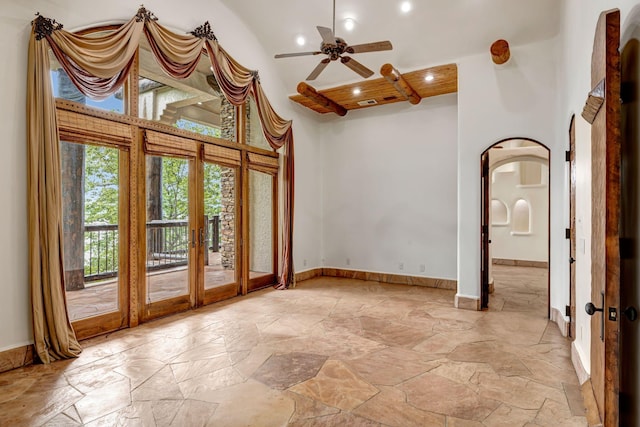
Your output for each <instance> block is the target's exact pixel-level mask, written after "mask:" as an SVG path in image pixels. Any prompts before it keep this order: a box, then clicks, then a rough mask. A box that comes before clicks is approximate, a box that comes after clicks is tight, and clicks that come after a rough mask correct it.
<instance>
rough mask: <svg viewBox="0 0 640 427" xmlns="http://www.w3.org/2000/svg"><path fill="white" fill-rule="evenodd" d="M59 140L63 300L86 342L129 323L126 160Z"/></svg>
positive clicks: (116, 150) (113, 150)
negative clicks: (125, 218) (61, 197)
mask: <svg viewBox="0 0 640 427" xmlns="http://www.w3.org/2000/svg"><path fill="white" fill-rule="evenodd" d="M61 136H62V140H61V141H60V158H61V172H62V176H61V184H62V186H61V187H62V196H63V203H62V207H63V209H62V222H63V250H64V264H63V267H64V269H63V271H64V278H65V297H66V301H67V310H68V312H69V319H70V320H71V322H73V327H74V329H75V331H76V333H77V334H78V336H80V337H87V336H93V335H98V334H101V333H105V332H109V331H112V330H115V329H119V328H122V327H124V326H125V325H127V323H128V308H129V298H128V292H127V290H128V287H127V283H128V278H129V266H128V264H127V254H128V242H129V239H128V227H127V222H126V221H125V220H124V217H126V215H125V213H126V212H127V205H128V194H127V193H126V192H124V191H122V190H121V189H122V188H123V187H124V188H126V186H127V184H128V176H129V174H128V169H129V155H128V151H127V150H126V149H124V148H122V147H117V146H110V145H108V144H105V145H95V143H96V142H99V141H95V140H93V141H92V143H89V142H88V141H87V140H85V139H84V138H82V137H78V136H77V134H76V135H70V134H69V133H67V132H66V131H62V132H61ZM65 136H66V137H68V138H65ZM65 139H67V140H65ZM71 140H73V141H75V142H70V141H71Z"/></svg>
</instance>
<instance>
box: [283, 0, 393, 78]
mask: <svg viewBox="0 0 640 427" xmlns="http://www.w3.org/2000/svg"><path fill="white" fill-rule="evenodd" d="M316 28H317V29H318V32H319V33H320V37H322V43H320V50H318V51H314V52H296V53H280V54H278V55H275V58H290V57H293V56H308V55H319V54H321V53H322V54H325V55H327V57H326V58H324V59H323V60H322V61H320V63H319V64H318V65H317V66H316V68H314V70H313V71H312V72H311V74H309V76H307V80H315V79H316V77H318V76H319V75H320V73H321V72H322V71H323V70H324V69H325V67H326V66H327V65H329V63H330V62H331V61H337V60H338V59H340V62H342V63H343V64H344V65H346V66H347V67H349V68H350V69H352V70H353V71H355V72H356V73H358V74H360V75H361V76H362V77H364V78H365V79H366V78H367V77H371V76H372V75H373V71H371V70H370V69H369V68H367V67H365V66H364V65H362V64H361V63H359V62H358V61H356V60H355V59H353V58H352V57H350V56H345V55H344V54H346V53H348V54H353V53H364V52H378V51H382V50H391V49H393V46H392V45H391V42H390V41H388V40H386V41H380V42H373V43H364V44H357V45H353V46H349V45H348V44H347V42H346V41H344V39H342V38H340V37H336V35H335V34H336V0H333V29H331V28H327V27H321V26H317V27H316Z"/></svg>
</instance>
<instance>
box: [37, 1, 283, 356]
mask: <svg viewBox="0 0 640 427" xmlns="http://www.w3.org/2000/svg"><path fill="white" fill-rule="evenodd" d="M32 30H33V31H32V33H31V38H30V40H29V55H28V84H27V128H28V129H27V144H28V147H27V157H28V165H27V166H28V172H27V173H28V182H27V186H28V200H29V203H28V208H29V217H28V221H29V243H30V247H29V262H30V265H29V272H30V284H31V299H32V306H33V332H34V341H35V348H36V353H37V355H38V357H39V358H40V360H41V361H42V362H44V363H49V362H51V361H52V360H57V359H62V358H69V357H76V356H77V355H78V354H79V353H80V352H81V348H80V345H79V344H78V341H77V339H76V336H75V333H74V331H73V328H72V327H71V322H70V321H69V316H68V313H67V309H66V301H65V293H64V289H65V287H64V275H63V262H62V259H63V253H62V204H61V183H60V152H59V136H58V130H57V123H56V112H55V100H54V99H53V94H52V89H51V81H50V77H49V55H48V50H49V48H50V49H51V50H52V51H53V54H54V55H55V57H56V58H57V60H58V61H59V62H60V64H61V65H62V67H63V68H64V70H65V71H66V73H67V74H68V75H69V77H70V78H71V80H72V81H73V82H74V84H75V85H76V86H77V87H78V89H79V90H80V91H81V92H82V93H84V94H85V95H87V96H90V97H93V98H97V99H104V98H106V97H108V96H110V95H111V94H113V93H114V92H115V91H116V90H117V89H118V88H119V87H120V86H121V85H122V83H123V82H124V81H125V79H126V78H127V75H128V74H129V71H130V70H131V67H132V65H133V61H134V57H135V52H136V49H137V48H138V43H139V41H140V38H141V37H142V36H143V34H144V36H145V37H146V39H147V40H148V42H149V44H150V46H151V49H152V51H153V53H154V55H155V57H156V60H157V61H158V63H159V64H160V65H161V66H162V68H163V69H164V71H165V72H167V73H168V74H169V75H171V76H172V77H174V78H177V79H182V78H186V77H188V76H189V75H190V74H191V73H192V72H193V71H194V70H195V68H196V65H197V63H198V60H199V59H200V54H201V52H202V50H203V49H206V51H207V52H208V54H209V59H210V60H211V65H212V69H213V72H214V76H215V78H216V81H217V82H218V83H219V85H220V87H221V89H222V91H223V92H224V94H225V96H226V98H227V99H228V100H229V102H231V103H232V104H233V105H236V106H239V105H241V104H243V103H244V102H245V101H246V100H247V97H248V96H249V95H251V94H253V96H254V98H255V100H256V104H257V106H258V114H259V117H260V121H261V123H262V129H263V131H264V134H265V136H266V138H267V140H268V141H269V144H270V145H271V147H273V148H274V149H279V148H281V147H283V146H284V147H285V148H284V150H285V151H284V168H283V169H284V170H283V174H284V182H285V189H284V215H283V216H284V227H283V235H284V236H283V248H282V268H281V276H280V279H279V283H278V285H277V288H278V289H285V288H287V287H289V286H290V285H291V284H292V283H293V277H294V276H293V258H292V247H291V246H292V243H293V193H294V182H293V176H294V169H293V168H294V163H293V131H292V128H291V121H288V120H284V119H282V118H281V117H280V116H278V114H277V113H276V112H275V111H274V110H273V108H272V107H271V105H270V103H269V101H268V100H267V97H266V96H265V94H264V92H263V90H262V86H261V85H260V80H259V78H258V73H257V71H252V70H249V69H248V68H245V67H243V66H242V65H240V64H239V63H238V62H236V61H235V60H234V59H233V58H232V57H231V56H230V55H229V54H228V53H227V52H226V51H225V50H224V49H223V48H222V47H221V46H220V45H219V44H218V41H217V39H216V37H215V35H214V34H213V32H212V31H211V27H210V25H209V23H208V22H206V23H205V24H204V25H202V26H200V27H198V28H196V29H195V30H194V31H192V32H191V33H189V34H176V33H174V32H172V31H170V30H168V29H167V28H165V27H163V26H161V25H159V24H158V23H157V18H156V17H155V16H154V15H153V13H151V12H150V11H148V10H146V9H145V8H144V7H141V8H140V9H139V10H138V12H137V13H136V15H135V16H134V17H133V18H132V19H131V20H130V21H129V22H127V23H126V24H124V25H123V26H122V27H120V28H119V29H118V30H117V31H115V32H113V33H110V34H108V35H102V36H97V37H96V36H83V35H77V34H73V33H70V32H67V31H65V30H63V29H62V25H61V24H59V23H57V22H56V21H55V20H52V19H48V18H45V17H43V16H40V15H37V16H36V19H34V20H33V21H32Z"/></svg>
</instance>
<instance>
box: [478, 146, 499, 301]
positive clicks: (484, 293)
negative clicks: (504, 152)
mask: <svg viewBox="0 0 640 427" xmlns="http://www.w3.org/2000/svg"><path fill="white" fill-rule="evenodd" d="M495 145H496V144H493V145H492V146H491V147H489V148H487V149H486V150H485V151H484V152H483V153H482V155H481V156H480V194H481V197H480V309H481V310H487V309H488V308H489V291H490V290H489V280H490V277H489V268H490V265H489V263H490V262H491V259H490V257H489V243H490V241H489V228H490V227H491V224H490V223H489V219H490V215H489V209H490V206H491V201H490V200H489V198H490V194H489V186H490V179H491V177H490V176H489V151H490V150H491V148H492V147H493V146H495Z"/></svg>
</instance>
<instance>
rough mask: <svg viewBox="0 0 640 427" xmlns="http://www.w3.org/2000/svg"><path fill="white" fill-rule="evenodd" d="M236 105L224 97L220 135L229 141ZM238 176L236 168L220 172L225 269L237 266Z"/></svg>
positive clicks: (233, 128)
mask: <svg viewBox="0 0 640 427" xmlns="http://www.w3.org/2000/svg"><path fill="white" fill-rule="evenodd" d="M235 115H236V113H235V107H234V106H233V105H232V104H231V103H230V102H229V101H227V100H226V99H225V98H224V97H223V98H222V107H221V109H220V116H221V118H222V120H221V122H222V124H221V126H220V136H221V137H222V138H223V139H226V140H229V141H235V140H236V120H235ZM235 189H236V177H235V169H232V168H227V167H224V166H223V167H221V172H220V192H221V193H222V194H221V195H220V204H221V207H220V259H221V262H222V267H223V268H224V269H225V270H232V269H234V268H235V263H236V261H235V255H236V246H235V241H236V233H235V231H236V228H235V218H236V212H235V211H236V197H235V194H236V192H235Z"/></svg>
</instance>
